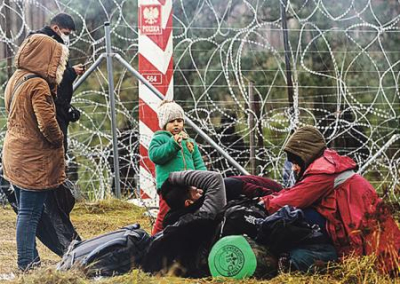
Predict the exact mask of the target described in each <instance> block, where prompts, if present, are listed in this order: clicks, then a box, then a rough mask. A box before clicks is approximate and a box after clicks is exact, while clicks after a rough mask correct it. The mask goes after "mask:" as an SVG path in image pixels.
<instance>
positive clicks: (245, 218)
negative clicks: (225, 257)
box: [218, 196, 268, 239]
mask: <svg viewBox="0 0 400 284" xmlns="http://www.w3.org/2000/svg"><path fill="white" fill-rule="evenodd" d="M258 202H259V200H258V198H248V197H243V196H242V197H241V198H239V199H236V200H232V201H229V202H228V203H227V204H226V205H225V207H224V208H223V209H222V210H221V212H220V213H219V216H218V218H219V220H220V221H221V227H220V237H221V238H222V237H225V236H232V235H247V236H249V237H251V238H253V239H254V238H255V237H256V236H257V231H258V228H257V226H256V224H255V223H254V221H255V220H256V219H264V218H265V217H267V215H268V214H267V211H266V210H265V209H264V208H263V207H262V206H260V205H258V204H257V203H258Z"/></svg>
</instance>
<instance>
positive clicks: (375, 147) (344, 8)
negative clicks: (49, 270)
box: [0, 0, 400, 202]
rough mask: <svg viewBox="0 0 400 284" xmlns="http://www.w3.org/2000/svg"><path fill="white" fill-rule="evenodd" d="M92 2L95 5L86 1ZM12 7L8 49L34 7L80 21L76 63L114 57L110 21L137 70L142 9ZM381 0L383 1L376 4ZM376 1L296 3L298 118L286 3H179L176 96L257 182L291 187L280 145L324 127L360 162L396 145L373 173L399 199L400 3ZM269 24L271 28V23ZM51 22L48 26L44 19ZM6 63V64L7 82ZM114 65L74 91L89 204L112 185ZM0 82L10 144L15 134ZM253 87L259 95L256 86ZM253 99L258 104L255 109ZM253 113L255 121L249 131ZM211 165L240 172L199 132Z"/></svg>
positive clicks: (125, 171)
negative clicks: (304, 130) (107, 31)
mask: <svg viewBox="0 0 400 284" xmlns="http://www.w3.org/2000/svg"><path fill="white" fill-rule="evenodd" d="M86 2H87V3H86ZM86 2H85V3H83V2H82V3H81V2H80V1H74V0H71V1H67V0H53V1H10V5H9V6H7V5H5V4H4V2H3V4H2V5H1V6H0V16H2V17H3V18H4V17H5V14H6V13H5V12H6V9H8V12H9V13H10V14H11V18H12V19H13V29H12V33H11V36H10V37H8V36H7V33H6V29H5V24H4V22H2V23H1V29H0V36H1V38H0V41H1V42H3V43H5V44H6V45H7V46H8V47H9V48H10V50H11V54H8V55H6V56H8V58H13V56H14V55H15V52H16V50H17V48H18V45H19V44H20V43H21V42H22V40H23V38H24V37H25V36H26V35H27V34H28V33H29V32H30V31H32V30H35V29H38V28H40V26H33V25H32V23H31V22H29V21H28V14H29V13H28V11H40V12H41V13H43V14H44V15H45V18H46V20H48V19H49V18H51V17H52V16H53V15H55V14H56V13H58V12H61V11H64V12H67V13H70V14H71V15H72V16H73V17H74V18H75V19H76V21H77V23H79V24H78V29H77V30H76V31H75V32H74V34H73V38H72V40H71V47H70V48H71V51H72V56H71V61H73V62H77V63H78V62H82V61H87V60H93V59H96V58H97V57H98V56H99V55H100V54H101V53H103V52H105V47H104V41H105V37H104V31H103V25H102V24H103V22H105V21H110V22H111V33H112V44H113V46H112V48H113V50H114V51H115V52H118V53H120V54H121V55H122V56H123V57H124V59H125V60H126V61H128V62H130V63H131V64H132V65H134V66H136V65H137V55H138V54H137V52H138V32H137V31H138V22H137V14H138V10H137V9H138V7H137V1H134V0H113V1H107V2H104V1H100V0H91V1H86ZM375 2H379V3H381V5H375V4H376V3H375ZM382 3H383V2H382V1H374V0H365V1H364V0H352V1H350V2H348V1H334V2H332V3H331V4H330V2H329V3H328V2H327V1H321V0H312V1H310V0H308V1H307V0H304V1H302V0H291V1H290V0H289V1H288V4H287V7H286V12H287V15H288V16H289V20H288V26H289V31H288V33H289V47H290V57H291V66H292V68H291V69H292V70H291V71H292V73H293V83H294V107H295V109H296V111H297V112H296V114H295V115H294V116H293V114H291V113H290V112H289V111H288V106H289V104H288V100H287V96H286V88H287V83H286V81H287V78H286V71H287V70H286V69H287V68H286V65H285V61H284V55H285V54H284V48H283V40H282V26H281V21H280V15H279V14H277V12H275V11H279V9H280V5H282V4H283V3H282V1H272V0H270V1H267V0H265V1H255V0H254V1H251V0H249V1H241V0H237V1H233V0H230V1H207V0H187V1H186V0H185V1H183V0H175V1H173V7H174V23H173V35H174V70H175V73H174V74H175V75H174V81H175V99H176V100H177V101H178V102H179V103H180V104H181V105H182V106H183V108H184V109H185V111H186V112H187V115H188V116H189V117H190V118H191V119H192V120H193V121H195V122H196V124H197V125H199V127H201V129H202V130H203V131H205V132H206V133H207V134H208V135H209V136H210V137H211V138H212V139H213V140H214V141H216V142H217V143H218V144H219V145H220V146H221V147H222V148H223V149H224V150H225V151H227V152H228V153H229V154H230V155H231V156H232V157H233V158H234V159H236V160H237V161H238V162H239V163H240V164H241V165H243V166H244V167H246V168H247V169H249V170H250V171H252V172H253V173H254V174H260V175H266V176H269V177H272V178H274V179H276V180H277V181H279V182H282V178H283V176H282V167H283V163H284V161H285V154H284V153H283V152H282V146H283V145H284V143H285V141H286V140H287V139H288V137H289V136H290V133H291V131H292V129H293V127H294V125H296V126H302V125H315V126H316V127H318V128H319V129H320V130H321V131H322V132H323V133H324V135H325V137H326V138H327V141H328V143H329V145H330V146H331V147H332V148H335V149H336V150H338V151H339V152H340V153H341V154H347V155H350V156H351V157H353V158H354V159H355V160H356V161H357V163H359V164H360V165H362V164H365V163H366V162H367V161H369V160H370V159H371V158H372V156H373V155H374V154H375V153H376V152H377V151H379V150H380V149H382V148H383V147H386V148H387V150H386V151H384V153H383V154H382V155H381V156H379V157H377V158H376V159H375V160H374V161H372V163H371V164H370V166H369V167H368V169H367V170H366V172H364V175H365V176H366V177H367V178H368V179H369V180H370V181H371V182H372V183H373V185H374V186H375V187H376V188H377V189H378V190H379V191H380V192H381V193H383V194H385V195H386V196H388V197H390V198H392V199H395V200H397V202H398V201H399V200H398V198H399V197H398V190H399V170H398V169H399V168H400V167H399V162H400V153H399V150H398V148H399V147H398V146H399V143H398V141H397V142H395V143H394V144H393V145H385V143H386V142H387V141H389V139H390V138H391V137H392V136H393V135H395V134H398V133H399V130H398V129H399V122H400V119H399V112H400V110H399V98H400V95H399V85H398V84H399V76H400V68H399V65H400V51H399V50H398V46H399V43H400V42H399V41H400V40H399V39H400V36H399V35H400V31H399V27H398V23H399V20H400V4H399V3H398V2H395V1H392V2H387V3H386V2H385V3H383V4H382ZM267 19H270V20H267ZM40 24H43V23H40ZM6 61H7V57H3V58H2V60H1V61H0V70H1V71H2V73H3V74H5V72H6V70H7V66H6ZM106 72H107V70H106V68H105V67H104V66H100V67H99V68H97V69H96V71H95V73H93V75H91V76H90V78H89V79H88V80H87V82H85V83H84V84H83V86H82V87H80V88H79V89H78V90H77V91H76V92H75V94H74V96H73V100H72V104H73V105H74V106H75V107H77V108H78V109H79V110H80V111H81V113H82V116H81V119H80V120H79V121H78V122H77V123H74V124H71V126H70V131H69V132H70V134H69V145H70V148H69V150H68V163H69V175H70V177H71V178H72V179H74V180H75V181H76V182H77V183H78V185H79V186H80V187H81V189H82V190H83V191H84V192H86V193H87V195H88V196H89V197H90V198H93V199H100V198H104V197H105V196H107V195H109V194H110V192H111V191H112V188H113V178H112V171H113V164H112V158H113V151H112V145H111V144H112V136H111V129H110V127H111V121H110V120H111V119H110V108H109V102H108V93H107V74H106ZM114 75H115V82H116V84H115V85H116V88H115V94H116V112H117V113H116V115H117V121H118V127H119V130H118V141H119V145H118V146H119V147H118V148H119V152H120V153H119V156H120V166H121V185H122V189H123V191H124V192H125V193H126V194H127V195H129V196H134V195H135V194H137V191H136V189H137V181H138V178H139V175H140V171H139V166H138V165H139V162H140V160H141V159H142V157H140V155H139V150H138V149H139V143H138V121H137V119H138V87H137V85H138V84H137V81H136V80H135V79H134V78H133V77H132V76H131V75H130V74H129V72H127V71H126V70H124V69H123V68H122V67H121V66H115V74H114ZM0 78H1V90H2V93H1V96H0V100H1V102H2V107H0V115H1V117H0V120H1V127H0V142H1V143H2V142H3V140H4V135H5V131H6V126H5V122H6V113H5V110H4V107H3V106H4V94H3V92H4V87H5V85H6V81H7V78H5V76H2V77H1V76H0ZM250 81H252V82H253V89H249V82H250ZM250 92H253V94H254V97H255V100H254V101H255V104H256V105H255V109H256V110H257V111H256V112H254V111H252V109H254V108H253V105H252V104H253V103H254V102H253V101H252V100H251V99H250ZM250 116H252V117H254V121H255V122H254V125H252V126H250V125H249V118H250ZM188 131H189V133H190V135H191V136H192V137H193V138H195V139H196V140H198V142H199V144H200V149H201V151H202V154H203V155H204V158H205V159H206V164H207V166H208V167H209V168H210V169H213V170H218V171H220V172H222V173H223V174H225V175H232V174H238V172H237V171H236V170H235V169H233V168H232V167H231V166H230V165H229V164H228V163H227V161H225V159H223V158H222V157H221V156H220V155H219V154H218V153H216V151H215V150H214V149H211V148H210V147H209V146H208V145H207V143H205V142H204V141H203V140H202V139H201V138H200V137H198V136H197V135H196V133H193V132H191V130H190V129H188ZM251 135H254V136H255V137H256V139H255V141H256V145H254V147H256V156H255V159H256V161H257V163H256V168H255V169H250V168H249V167H250V150H249V149H250V145H249V140H250V139H249V137H250V136H251Z"/></svg>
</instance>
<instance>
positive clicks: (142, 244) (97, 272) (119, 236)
mask: <svg viewBox="0 0 400 284" xmlns="http://www.w3.org/2000/svg"><path fill="white" fill-rule="evenodd" d="M150 240H151V237H150V236H149V235H148V234H147V233H146V231H144V230H143V229H140V225H139V224H133V225H130V226H127V227H124V228H121V229H119V230H117V231H114V232H111V233H107V234H104V235H101V236H98V237H95V238H93V239H90V240H86V241H73V242H72V243H71V245H70V246H69V248H68V251H67V252H66V253H65V254H64V256H63V258H62V260H61V262H60V263H59V264H58V265H57V269H58V270H69V269H71V268H72V267H78V268H82V269H83V270H84V271H85V272H86V273H87V275H89V276H113V275H119V274H123V273H127V272H129V271H130V270H131V269H132V268H137V267H139V265H140V263H141V261H142V258H143V256H144V254H145V253H146V250H147V247H148V246H149V244H150Z"/></svg>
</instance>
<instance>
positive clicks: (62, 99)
mask: <svg viewBox="0 0 400 284" xmlns="http://www.w3.org/2000/svg"><path fill="white" fill-rule="evenodd" d="M36 33H39V34H45V35H48V36H49V37H52V38H53V39H55V40H56V41H57V42H59V43H61V44H64V41H63V40H62V39H61V37H60V36H59V35H58V34H57V33H56V32H54V31H53V30H52V29H51V28H50V27H49V26H45V27H44V28H42V29H40V30H37V31H35V32H32V33H31V34H36ZM76 77H77V74H76V72H75V70H74V68H72V67H71V65H70V64H69V62H67V68H66V69H65V71H64V75H63V79H62V81H61V84H60V85H59V86H58V87H57V99H56V101H55V103H56V112H57V121H58V123H59V124H60V127H61V130H62V131H63V133H64V136H66V128H65V127H63V126H68V123H69V120H68V109H69V108H70V104H71V99H72V93H73V83H74V81H75V79H76Z"/></svg>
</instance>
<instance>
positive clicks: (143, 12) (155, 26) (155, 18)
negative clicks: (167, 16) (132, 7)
mask: <svg viewBox="0 0 400 284" xmlns="http://www.w3.org/2000/svg"><path fill="white" fill-rule="evenodd" d="M139 16H140V31H141V32H142V33H143V34H146V35H159V34H161V33H162V28H161V5H157V4H155V5H141V6H140V14H139Z"/></svg>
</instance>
